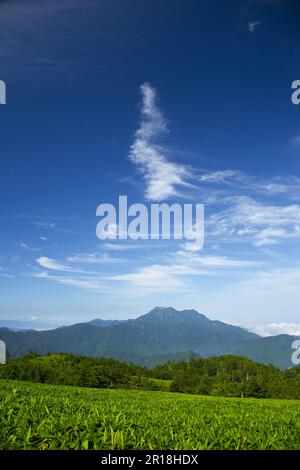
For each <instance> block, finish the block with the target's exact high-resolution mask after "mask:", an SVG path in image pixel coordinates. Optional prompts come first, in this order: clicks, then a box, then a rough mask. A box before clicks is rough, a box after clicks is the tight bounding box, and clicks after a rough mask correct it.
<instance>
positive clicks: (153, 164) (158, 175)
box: [129, 83, 191, 201]
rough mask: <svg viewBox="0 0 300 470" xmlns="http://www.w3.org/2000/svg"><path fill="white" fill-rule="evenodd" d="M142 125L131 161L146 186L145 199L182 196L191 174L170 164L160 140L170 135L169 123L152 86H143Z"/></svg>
mask: <svg viewBox="0 0 300 470" xmlns="http://www.w3.org/2000/svg"><path fill="white" fill-rule="evenodd" d="M141 93H142V107H141V113H142V121H141V124H140V127H139V129H138V130H137V132H136V134H135V140H134V142H133V144H132V145H131V149H130V154H129V158H130V160H131V161H132V163H134V164H135V165H137V167H138V170H139V171H140V172H141V174H142V175H143V177H144V180H145V182H146V185H147V186H146V191H145V196H146V198H147V199H148V200H156V201H160V200H163V199H167V198H169V197H171V196H178V195H179V194H180V187H189V186H190V184H189V183H188V181H187V179H188V178H189V177H190V176H191V175H190V171H189V170H188V168H187V167H186V166H184V165H181V164H177V163H174V162H171V161H169V159H168V156H167V155H166V152H165V150H164V149H163V147H162V146H161V145H159V138H160V137H161V136H162V135H164V134H166V133H167V132H168V130H167V124H166V121H165V119H164V117H163V115H162V113H161V111H160V110H159V108H158V106H157V103H156V92H155V90H154V88H153V87H151V86H150V85H149V84H148V83H144V84H143V85H142V86H141Z"/></svg>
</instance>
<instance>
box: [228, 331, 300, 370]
mask: <svg viewBox="0 0 300 470" xmlns="http://www.w3.org/2000/svg"><path fill="white" fill-rule="evenodd" d="M296 339H299V337H296V336H289V335H278V336H268V337H266V338H257V339H254V340H251V341H250V342H249V343H248V342H245V343H241V344H239V345H237V346H236V347H235V348H233V350H232V354H236V355H238V356H246V357H248V358H249V359H252V360H253V361H255V362H260V363H262V364H273V365H276V366H277V367H279V368H280V369H287V368H289V367H292V366H293V365H294V364H292V362H291V359H292V354H293V352H294V349H292V343H293V341H294V340H296Z"/></svg>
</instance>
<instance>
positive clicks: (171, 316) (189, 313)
mask: <svg viewBox="0 0 300 470" xmlns="http://www.w3.org/2000/svg"><path fill="white" fill-rule="evenodd" d="M139 318H140V319H149V320H150V319H155V320H165V321H172V320H177V319H180V320H183V319H184V320H187V319H200V318H202V319H206V320H208V319H207V317H206V316H205V315H202V314H201V313H199V312H197V311H196V310H193V309H191V310H176V309H175V308H173V307H161V306H159V307H155V308H153V309H152V310H150V312H148V313H146V314H145V315H142V316H141V317H139Z"/></svg>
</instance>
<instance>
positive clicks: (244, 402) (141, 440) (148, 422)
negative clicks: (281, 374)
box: [0, 380, 300, 450]
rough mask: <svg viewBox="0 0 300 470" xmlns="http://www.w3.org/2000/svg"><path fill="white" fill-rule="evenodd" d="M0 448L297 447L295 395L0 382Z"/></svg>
mask: <svg viewBox="0 0 300 470" xmlns="http://www.w3.org/2000/svg"><path fill="white" fill-rule="evenodd" d="M0 448H1V449H159V450H162V449H168V450H173V449H181V450H187V449H193V450H196V449H300V402H297V401H283V400H258V399H236V398H214V397H202V396H195V395H181V394H176V393H169V392H144V391H137V390H100V389H87V388H79V387H67V386H53V385H42V384H31V383H25V382H23V383H22V382H15V381H3V380H1V381H0Z"/></svg>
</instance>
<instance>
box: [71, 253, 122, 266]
mask: <svg viewBox="0 0 300 470" xmlns="http://www.w3.org/2000/svg"><path fill="white" fill-rule="evenodd" d="M67 261H69V262H70V263H81V264H115V263H116V264H119V263H126V262H127V260H126V259H124V258H114V257H112V256H110V255H109V254H107V253H79V254H76V255H73V256H69V257H68V258H67Z"/></svg>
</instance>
